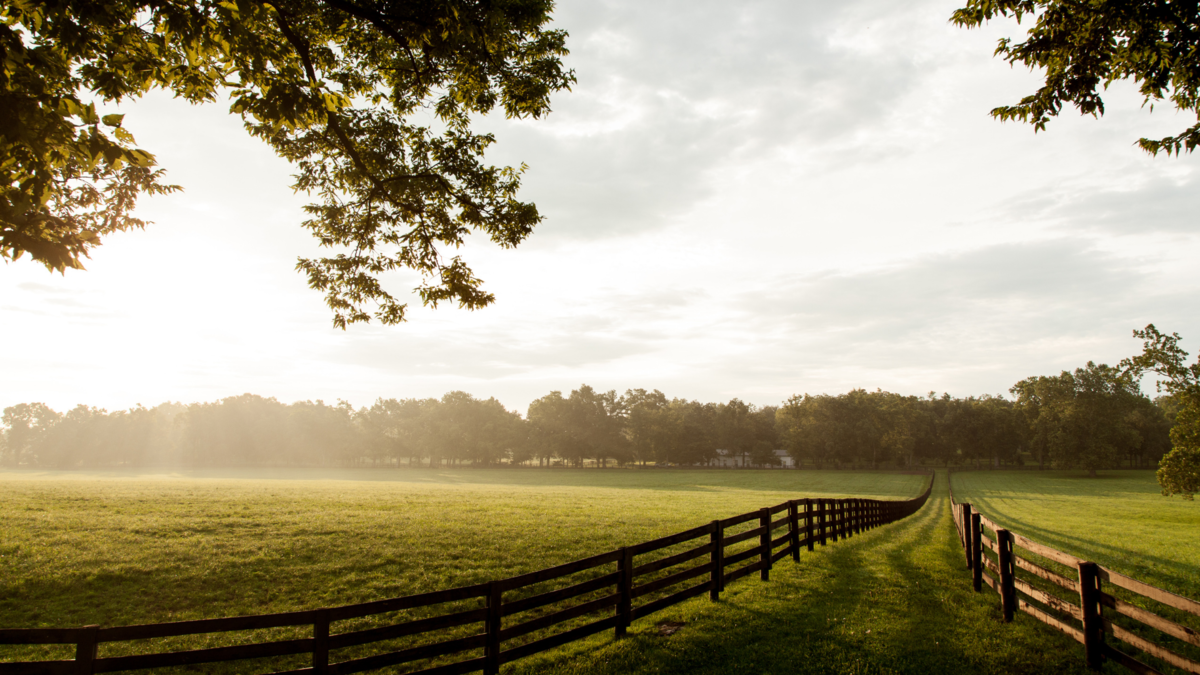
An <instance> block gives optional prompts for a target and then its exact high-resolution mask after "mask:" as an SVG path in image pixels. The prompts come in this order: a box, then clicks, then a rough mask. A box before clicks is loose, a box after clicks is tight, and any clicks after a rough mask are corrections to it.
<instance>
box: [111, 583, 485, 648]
mask: <svg viewBox="0 0 1200 675" xmlns="http://www.w3.org/2000/svg"><path fill="white" fill-rule="evenodd" d="M488 587H489V585H488V584H476V585H474V586H460V587H459V588H448V589H446V590H444V591H433V592H432V593H420V594H418V595H406V596H404V597H401V598H389V599H387V600H375V601H373V602H364V603H362V604H358V605H345V606H342V607H331V608H330V609H329V620H330V621H345V620H346V619H357V618H358V617H360V616H370V615H372V614H383V613H384V612H398V611H400V610H404V609H415V608H417V607H428V606H429V605H440V604H442V603H444V602H458V601H461V600H470V599H472V598H483V597H487V594H488ZM100 632H101V633H103V632H104V631H103V630H101V631H100ZM123 639H128V638H123Z"/></svg>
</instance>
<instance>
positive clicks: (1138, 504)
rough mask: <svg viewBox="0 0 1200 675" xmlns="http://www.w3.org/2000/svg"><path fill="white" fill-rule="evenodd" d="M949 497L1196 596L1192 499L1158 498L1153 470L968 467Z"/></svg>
mask: <svg viewBox="0 0 1200 675" xmlns="http://www.w3.org/2000/svg"><path fill="white" fill-rule="evenodd" d="M953 481H954V496H955V498H956V499H957V500H958V501H960V502H971V504H972V505H973V506H974V507H975V508H976V509H978V510H979V511H980V512H981V513H983V514H985V515H987V516H988V517H989V518H991V519H993V520H995V521H996V522H997V523H1000V524H1001V525H1007V526H1008V527H1009V529H1011V530H1012V531H1014V532H1018V533H1020V534H1023V535H1025V536H1027V537H1029V538H1030V539H1033V540H1035V541H1039V542H1041V543H1043V544H1046V545H1047V546H1051V547H1054V548H1056V549H1059V550H1061V551H1065V552H1067V553H1070V554H1072V555H1075V556H1078V557H1080V558H1083V559H1084V560H1091V561H1093V562H1097V563H1100V564H1101V565H1104V566H1106V567H1109V568H1111V569H1113V570H1116V571H1118V572H1121V573H1123V574H1127V575H1129V576H1132V577H1135V578H1137V579H1139V580H1141V581H1144V582H1146V583H1149V584H1153V585H1155V586H1158V587H1160V588H1164V589H1166V590H1169V591H1172V592H1175V593H1178V594H1181V595H1185V596H1187V597H1190V598H1194V599H1200V501H1194V502H1187V501H1184V500H1182V499H1180V498H1179V497H1174V498H1168V497H1163V496H1162V494H1161V493H1160V491H1159V487H1158V483H1157V482H1156V480H1155V477H1154V472H1153V471H1101V472H1100V475H1099V476H1098V477H1096V478H1089V477H1088V476H1087V474H1086V472H1083V471H971V472H963V473H956V474H954V475H953Z"/></svg>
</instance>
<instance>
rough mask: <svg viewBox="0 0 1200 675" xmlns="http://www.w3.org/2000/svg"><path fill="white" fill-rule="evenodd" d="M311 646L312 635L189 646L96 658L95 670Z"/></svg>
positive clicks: (139, 667)
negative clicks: (271, 640) (264, 640)
mask: <svg viewBox="0 0 1200 675" xmlns="http://www.w3.org/2000/svg"><path fill="white" fill-rule="evenodd" d="M312 648H313V640H312V638H303V639H300V640H280V641H278V642H259V643H256V644H252V645H237V646H234V647H213V648H210V649H192V650H188V651H183V652H166V653H163V654H138V655H136V656H112V657H109V658H104V659H96V666H95V672H97V673H111V672H113V671H117V670H143V669H147V668H169V667H171V666H187V665H194V664H197V663H218V662H221V661H239V660H241V659H261V658H264V657H267V656H288V655H290V654H308V653H311V652H312Z"/></svg>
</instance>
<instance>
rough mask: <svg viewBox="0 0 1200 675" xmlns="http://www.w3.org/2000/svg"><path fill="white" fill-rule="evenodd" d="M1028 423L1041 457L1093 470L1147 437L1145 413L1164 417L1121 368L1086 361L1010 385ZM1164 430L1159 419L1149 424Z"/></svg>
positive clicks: (1138, 446)
mask: <svg viewBox="0 0 1200 675" xmlns="http://www.w3.org/2000/svg"><path fill="white" fill-rule="evenodd" d="M1012 393H1013V394H1014V395H1015V396H1016V397H1017V406H1018V408H1019V409H1020V410H1021V411H1022V413H1023V414H1024V415H1025V417H1026V420H1027V422H1028V424H1029V427H1028V429H1029V435H1030V445H1031V446H1032V447H1033V448H1034V449H1035V452H1036V453H1037V454H1038V457H1039V460H1040V461H1041V462H1045V460H1046V459H1049V460H1050V461H1051V462H1052V463H1053V465H1054V466H1056V467H1063V468H1075V467H1079V468H1084V469H1087V470H1088V471H1089V472H1090V473H1091V474H1092V475H1095V474H1096V470H1097V469H1102V468H1106V467H1109V466H1112V465H1113V464H1114V461H1115V460H1116V458H1118V457H1120V456H1125V455H1134V454H1136V453H1135V451H1136V450H1138V449H1141V448H1142V446H1143V444H1144V443H1145V442H1146V440H1147V439H1145V438H1143V437H1142V435H1141V434H1140V433H1139V424H1141V425H1143V426H1144V424H1145V422H1144V418H1146V417H1147V416H1151V415H1156V416H1157V417H1158V418H1159V419H1160V420H1161V418H1162V417H1163V415H1162V412H1161V410H1159V409H1158V408H1157V407H1156V406H1154V404H1153V403H1152V402H1151V401H1150V400H1149V399H1147V398H1146V397H1145V396H1142V395H1141V393H1140V392H1139V391H1138V388H1137V383H1136V382H1135V381H1134V380H1133V378H1131V377H1129V376H1128V374H1126V373H1125V372H1124V371H1123V370H1122V369H1120V368H1114V367H1112V366H1107V365H1104V364H1099V365H1097V364H1095V363H1092V362H1091V361H1089V362H1088V364H1087V366H1086V367H1084V368H1076V369H1075V371H1074V372H1071V371H1065V370H1064V371H1063V372H1062V373H1061V374H1060V375H1058V376H1039V377H1030V378H1026V379H1024V380H1022V381H1020V382H1018V383H1017V384H1016V385H1014V386H1013V388H1012ZM1149 429H1150V433H1154V429H1158V430H1159V432H1160V433H1159V435H1160V436H1161V431H1165V428H1164V427H1163V425H1161V424H1159V425H1158V426H1157V427H1149Z"/></svg>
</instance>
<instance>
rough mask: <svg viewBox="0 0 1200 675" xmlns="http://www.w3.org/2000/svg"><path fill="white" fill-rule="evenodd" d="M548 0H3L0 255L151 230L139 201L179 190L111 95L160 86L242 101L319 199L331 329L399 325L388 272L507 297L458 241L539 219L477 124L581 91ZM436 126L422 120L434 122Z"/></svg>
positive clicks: (310, 219)
mask: <svg viewBox="0 0 1200 675" xmlns="http://www.w3.org/2000/svg"><path fill="white" fill-rule="evenodd" d="M552 9H553V2H552V1H551V0H495V1H484V0H404V1H403V2H401V1H398V0H109V1H106V2H92V1H90V0H59V1H56V2H50V1H49V0H3V3H2V4H0V258H3V259H5V260H15V259H17V258H20V257H21V256H23V255H25V254H28V255H29V256H30V257H31V258H32V259H33V260H35V261H37V262H40V263H41V264H43V265H45V266H46V267H47V268H49V269H51V270H57V271H63V270H65V269H67V268H80V267H82V260H83V259H84V258H86V257H87V256H88V254H89V252H90V251H91V250H92V249H93V248H94V247H96V246H98V245H99V244H100V243H101V241H102V239H103V238H104V237H105V236H106V235H108V234H111V233H113V232H115V231H119V230H126V229H129V228H134V227H142V226H144V225H145V223H144V222H142V221H141V220H139V219H137V218H136V217H134V215H133V212H134V206H135V204H136V202H137V199H138V197H139V196H141V195H146V194H159V193H165V192H170V191H173V190H176V189H178V188H177V187H176V186H172V185H168V184H166V183H165V182H164V180H163V179H164V177H163V171H162V169H160V168H158V167H157V166H156V164H155V159H154V156H153V155H152V154H151V153H150V152H148V151H146V150H145V149H142V148H139V147H137V145H136V143H135V141H134V138H133V136H132V135H131V133H130V132H129V131H128V130H127V129H126V126H125V120H124V119H123V116H122V115H117V114H107V115H106V114H103V112H104V106H105V105H111V104H117V103H120V102H121V101H125V100H127V99H133V98H137V97H138V96H141V95H142V94H144V93H146V92H147V91H149V90H151V89H164V90H167V91H169V92H172V93H173V94H174V95H175V96H177V97H180V98H183V99H184V100H187V101H189V102H192V103H206V102H213V101H216V100H217V99H218V98H219V97H222V96H228V97H229V98H230V100H231V101H232V106H231V112H232V113H234V114H237V115H240V116H241V118H242V119H243V120H244V123H245V127H246V130H247V131H248V132H249V133H250V134H251V135H252V136H254V137H255V138H258V139H261V140H262V141H263V142H265V143H267V144H268V145H270V146H271V147H272V148H273V149H274V150H275V151H276V152H277V153H278V154H279V155H280V156H282V157H284V158H285V159H287V160H289V161H290V162H291V163H292V164H293V166H294V167H295V169H296V173H295V176H294V177H295V183H294V184H293V187H294V189H296V190H298V191H303V192H305V193H308V194H310V195H312V196H313V197H314V201H313V203H312V204H310V205H308V206H307V207H306V211H307V219H306V220H305V221H304V223H303V225H304V227H306V228H308V229H309V230H310V231H311V232H312V234H313V236H315V237H316V238H317V240H318V241H319V242H320V244H321V245H322V246H324V247H327V248H329V249H330V253H329V254H328V255H326V256H324V257H318V258H312V259H301V260H299V262H298V263H297V268H298V269H299V270H300V271H301V272H303V273H304V274H305V275H307V277H308V283H309V285H310V286H311V287H313V288H314V289H317V290H320V291H322V292H323V293H324V294H325V299H326V302H327V304H328V305H329V307H330V308H331V309H332V311H333V316H334V324H335V325H337V326H340V327H343V328H344V327H345V326H346V325H347V324H349V323H353V322H359V321H369V320H370V319H371V318H372V316H373V317H374V318H377V319H378V320H380V321H382V322H383V323H396V322H399V321H403V320H404V317H405V310H406V304H405V303H404V302H402V301H401V300H400V299H397V297H395V296H393V295H392V293H391V292H390V291H388V290H386V289H385V288H384V286H383V284H382V282H381V276H382V275H384V274H386V273H388V272H390V271H393V270H398V269H410V270H415V271H417V272H419V273H420V275H421V278H422V282H421V285H420V286H419V287H418V288H417V289H416V291H417V293H418V294H419V297H420V298H421V300H422V301H423V302H424V303H425V304H428V305H432V306H436V305H438V304H439V303H441V302H455V303H458V304H459V305H460V306H463V307H467V308H478V307H483V306H485V305H487V304H489V303H491V302H492V301H493V296H492V295H491V294H490V293H488V292H486V291H484V290H483V289H482V288H481V287H480V284H481V282H480V280H479V279H478V278H477V277H476V276H475V275H474V273H473V272H472V271H471V269H470V267H469V266H468V265H467V264H466V262H464V261H463V260H462V259H461V257H459V256H458V255H453V252H454V250H456V249H458V248H460V247H461V246H463V245H464V243H465V242H466V239H467V237H468V235H469V234H471V233H479V234H482V235H484V236H486V237H488V238H490V239H491V240H492V241H493V242H495V243H496V244H498V245H500V246H501V247H513V246H516V245H517V244H519V243H520V242H521V241H523V240H524V239H525V238H526V237H527V236H529V234H530V232H531V231H532V230H533V227H534V226H535V225H537V223H538V222H539V221H540V220H541V216H540V215H539V213H538V210H537V208H536V206H535V205H534V204H532V203H528V202H522V201H520V200H519V199H518V198H517V191H518V188H519V187H520V175H521V172H522V171H523V169H524V167H523V166H522V167H520V168H512V167H496V166H490V165H489V164H488V163H487V162H486V161H485V158H484V154H485V152H486V150H487V148H488V147H489V146H490V145H492V144H493V142H494V141H495V139H494V137H493V136H492V135H490V134H483V133H476V132H475V131H473V130H472V119H473V117H477V116H479V115H483V114H487V113H488V112H490V111H492V110H493V109H495V108H500V109H502V110H503V111H504V114H505V115H507V116H509V117H533V118H538V117H541V116H542V115H544V114H546V113H548V112H549V111H550V96H551V94H553V93H554V92H556V91H559V90H562V89H566V88H569V86H570V85H571V83H572V82H574V75H573V73H572V72H571V71H570V70H567V69H565V68H564V67H563V64H562V57H563V56H564V55H566V54H567V49H566V46H565V40H566V36H567V34H566V32H565V31H562V30H550V29H548V27H547V24H548V23H549V21H550V12H551V10H552ZM422 120H424V121H422Z"/></svg>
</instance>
